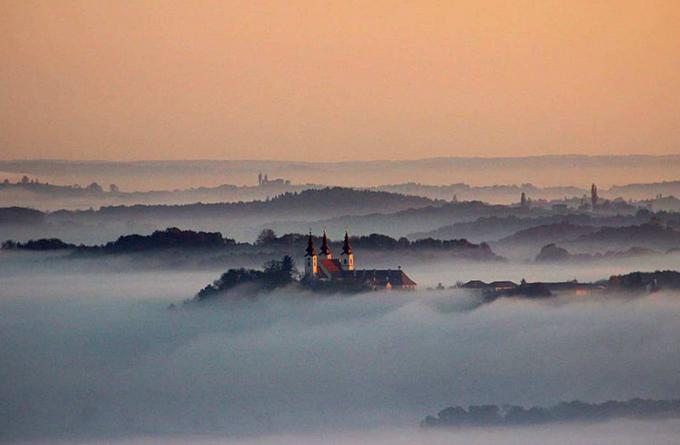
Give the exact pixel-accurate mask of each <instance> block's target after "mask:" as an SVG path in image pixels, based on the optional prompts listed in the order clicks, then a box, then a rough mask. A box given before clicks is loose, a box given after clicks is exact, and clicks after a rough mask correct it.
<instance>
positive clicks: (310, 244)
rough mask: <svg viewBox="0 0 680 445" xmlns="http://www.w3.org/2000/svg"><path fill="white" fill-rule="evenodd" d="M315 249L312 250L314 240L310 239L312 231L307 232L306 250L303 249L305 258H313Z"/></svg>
mask: <svg viewBox="0 0 680 445" xmlns="http://www.w3.org/2000/svg"><path fill="white" fill-rule="evenodd" d="M315 255H316V249H315V248H314V239H312V231H311V230H310V231H309V238H307V249H305V256H315Z"/></svg>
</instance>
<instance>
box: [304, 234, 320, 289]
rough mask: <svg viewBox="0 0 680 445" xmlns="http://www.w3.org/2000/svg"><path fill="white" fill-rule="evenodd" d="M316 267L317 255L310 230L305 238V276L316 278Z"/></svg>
mask: <svg viewBox="0 0 680 445" xmlns="http://www.w3.org/2000/svg"><path fill="white" fill-rule="evenodd" d="M318 267H319V266H318V257H317V256H316V249H315V248H314V240H313V239H312V231H311V230H310V231H309V238H307V249H306V250H305V278H308V279H314V278H316V273H317V271H318V270H319V269H318Z"/></svg>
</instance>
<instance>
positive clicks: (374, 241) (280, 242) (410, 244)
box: [255, 229, 490, 251]
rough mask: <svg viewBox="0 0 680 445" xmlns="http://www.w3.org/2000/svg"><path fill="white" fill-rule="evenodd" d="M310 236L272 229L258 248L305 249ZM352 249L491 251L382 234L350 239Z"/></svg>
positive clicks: (338, 243)
mask: <svg viewBox="0 0 680 445" xmlns="http://www.w3.org/2000/svg"><path fill="white" fill-rule="evenodd" d="M307 237H308V235H303V234H299V233H288V234H285V235H282V236H280V237H279V236H277V235H276V233H275V232H274V231H273V230H271V229H265V230H263V231H262V232H261V233H260V235H259V236H258V237H257V241H256V242H255V245H256V246H262V247H290V246H294V247H295V248H297V249H304V246H306V244H307ZM313 239H314V242H315V243H316V244H317V245H320V243H321V237H319V236H313ZM350 242H351V243H352V247H354V248H356V249H362V250H395V249H483V250H490V248H489V246H488V245H487V244H486V243H481V244H474V243H471V242H469V241H467V240H465V239H457V240H440V239H435V238H423V239H418V240H415V241H410V240H409V239H408V238H406V237H401V238H398V239H397V238H393V237H391V236H388V235H383V234H380V233H372V234H370V235H362V236H353V237H351V238H350ZM330 245H331V248H332V249H335V250H338V251H339V250H340V248H341V246H342V241H341V240H337V241H330Z"/></svg>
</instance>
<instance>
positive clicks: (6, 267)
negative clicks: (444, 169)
mask: <svg viewBox="0 0 680 445" xmlns="http://www.w3.org/2000/svg"><path fill="white" fill-rule="evenodd" d="M289 253H290V254H291V255H292V256H293V258H294V259H295V260H296V261H297V264H298V265H300V266H301V265H302V264H303V258H302V256H301V255H300V252H289ZM274 256H275V255H273V254H267V253H266V252H263V253H260V254H258V255H238V256H235V255H229V254H227V253H217V254H215V253H210V252H200V251H199V252H195V253H192V254H188V253H186V252H185V253H184V254H182V253H177V252H175V253H168V252H156V253H138V254H134V255H102V256H80V257H78V256H76V257H74V256H73V255H71V254H70V252H14V251H0V278H1V277H3V276H5V277H10V276H17V277H24V276H27V275H28V276H33V275H35V274H36V273H40V274H66V275H74V274H79V273H88V274H97V275H98V276H99V275H101V272H115V273H117V274H126V273H129V272H131V271H147V272H149V271H163V270H165V271H172V275H169V276H177V275H190V274H189V273H188V272H189V271H192V273H194V276H200V277H201V279H202V280H203V281H202V282H198V281H197V282H196V286H197V287H195V288H194V289H193V292H195V291H197V290H198V288H200V287H201V286H202V285H204V284H207V283H208V282H210V281H212V280H213V279H215V278H217V277H218V276H219V275H220V274H221V273H222V272H224V271H225V270H227V269H229V268H239V267H250V268H258V267H261V266H262V264H263V263H264V262H265V261H267V260H270V259H273V257H274ZM355 262H356V267H357V268H361V269H364V268H365V269H397V268H402V269H403V270H405V271H406V272H407V274H408V275H409V276H410V277H411V278H413V279H414V280H415V281H416V282H417V283H418V284H419V286H420V287H421V288H426V287H430V286H436V285H437V284H438V283H442V284H443V285H445V286H447V287H448V286H453V285H455V284H456V283H458V282H466V281H469V280H483V281H495V280H511V281H515V282H519V281H521V280H522V279H523V278H524V279H526V280H527V281H566V280H574V279H576V280H578V281H580V282H592V281H599V280H603V279H608V278H609V277H610V276H611V275H618V274H626V273H629V272H633V271H648V272H651V271H655V270H675V269H678V264H680V252H676V253H672V254H664V255H645V256H633V257H619V258H605V259H602V260H599V261H568V262H554V263H536V262H533V261H517V260H508V261H471V260H465V259H450V258H447V256H446V254H445V253H444V254H442V253H441V252H436V251H435V252H432V253H430V254H428V253H427V252H425V253H409V252H399V251H393V252H391V251H370V250H364V251H361V252H359V251H356V252H355ZM101 276H106V275H101ZM199 281H200V280H199ZM94 288H95V289H96V286H94ZM133 290H134V289H133ZM189 291H191V290H189ZM190 293H191V292H190Z"/></svg>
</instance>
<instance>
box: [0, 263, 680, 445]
mask: <svg viewBox="0 0 680 445" xmlns="http://www.w3.org/2000/svg"><path fill="white" fill-rule="evenodd" d="M2 258H3V263H2V267H3V270H5V271H7V270H10V269H11V268H9V267H7V266H9V265H10V263H11V262H13V261H15V259H13V258H12V259H10V258H7V257H5V256H4V255H3V257H2ZM628 266H629V265H625V264H620V265H617V266H605V267H602V268H601V269H598V270H588V269H587V268H585V267H584V268H569V267H564V266H562V267H561V268H558V267H551V266H547V267H543V268H539V267H537V266H536V267H535V268H533V269H532V268H529V269H524V270H523V275H527V276H535V277H538V278H544V279H550V278H552V277H557V276H559V277H565V276H569V277H583V278H589V277H591V276H593V275H598V277H602V274H605V273H609V272H611V271H613V270H614V269H616V270H617V271H621V270H624V269H626V267H628ZM521 267H522V266H521V265H519V264H513V265H508V264H507V263H499V264H498V265H496V266H494V267H493V268H488V267H485V266H484V265H483V264H477V265H461V264H430V265H428V266H422V267H421V268H414V269H413V270H412V271H411V272H410V273H412V275H413V276H414V278H416V279H417V280H419V281H420V282H421V283H423V285H426V284H427V283H435V282H437V281H447V279H449V280H451V281H453V280H457V279H464V277H467V278H472V277H476V278H486V277H488V278H489V279H491V278H494V279H497V278H505V277H508V276H511V277H516V276H518V275H519V273H520V270H521V269H520V268H521ZM23 270H24V273H19V272H17V269H15V273H11V274H2V275H0V284H1V288H0V289H1V290H2V291H1V295H0V296H1V300H0V305H1V308H0V312H1V313H2V314H3V316H2V317H1V318H0V332H2V339H3V340H2V342H0V356H1V357H2V358H3V360H1V361H0V375H2V381H3V384H2V385H1V386H0V391H1V392H2V393H1V397H0V398H1V399H2V401H3V403H2V412H3V415H2V420H0V422H2V425H1V427H0V431H2V439H3V440H5V441H9V440H20V439H21V440H23V439H31V440H40V441H42V440H44V439H46V438H52V439H56V438H61V439H63V440H73V439H78V440H87V441H92V442H94V443H97V442H98V441H101V440H109V439H110V438H121V439H122V438H130V439H129V440H138V439H132V438H135V437H143V436H149V435H151V436H156V435H161V436H162V437H164V438H166V437H169V438H170V439H171V438H172V437H173V436H175V439H174V440H178V441H181V440H184V439H182V438H184V437H186V436H187V435H189V436H191V435H194V434H198V435H205V434H208V435H211V434H213V435H218V436H223V435H227V436H229V437H235V438H239V439H234V440H236V443H248V441H252V440H255V439H253V437H260V435H265V436H267V435H269V436H270V437H269V439H266V438H265V442H266V440H269V441H271V442H272V443H286V442H287V441H294V440H301V441H303V442H304V441H305V440H307V441H310V443H311V442H314V441H315V440H319V439H318V438H320V437H325V438H330V440H333V441H338V443H344V441H347V443H352V441H353V440H360V441H361V439H359V438H358V437H364V439H363V440H368V439H366V438H365V437H368V438H369V439H370V440H374V441H375V442H376V443H380V442H383V441H389V440H391V438H394V437H396V436H400V434H397V433H395V432H394V431H393V430H392V428H400V429H404V428H405V429H407V430H410V432H409V433H408V434H407V435H406V436H403V437H412V440H413V441H416V443H417V442H418V441H422V440H424V439H423V437H429V438H430V439H428V441H430V440H434V441H435V443H436V441H437V440H442V441H448V440H454V441H458V440H460V441H465V440H471V439H473V438H477V439H479V440H480V441H482V442H481V443H484V440H488V441H489V442H490V443H493V441H494V440H498V438H499V437H505V434H509V433H507V432H502V431H500V432H499V431H493V430H491V431H466V432H457V433H455V434H454V435H453V436H451V437H448V436H447V435H446V434H444V435H442V436H441V438H440V436H438V435H437V434H433V435H432V436H430V435H428V436H423V435H422V433H418V432H416V431H414V430H415V426H416V425H417V424H418V422H419V421H420V420H421V419H422V418H423V417H424V416H425V415H426V414H428V413H431V412H436V411H437V410H439V409H441V408H444V407H445V406H449V405H452V404H462V405H468V404H485V403H495V404H503V403H513V404H523V405H534V404H552V403H556V402H559V401H563V400H574V399H578V400H582V401H593V402H599V401H605V400H610V399H615V400H626V399H629V398H633V397H643V398H656V399H673V398H678V397H680V381H679V380H678V375H677V370H676V366H675V363H678V361H679V360H680V348H679V347H678V344H677V338H678V335H680V331H679V330H678V329H680V327H679V326H678V323H677V319H678V317H679V316H680V294H678V293H671V292H659V293H654V294H648V295H643V296H639V297H635V298H632V297H630V296H619V297H617V296H612V295H609V296H607V297H592V298H582V297H581V298H579V297H573V296H564V297H558V298H556V299H550V300H543V301H540V300H526V299H507V300H497V301H495V302H493V303H488V304H482V303H481V302H480V301H479V300H478V299H477V298H476V297H475V296H473V295H469V294H467V293H465V292H463V291H461V290H459V289H448V290H444V291H426V290H424V289H423V290H420V291H416V292H394V291H393V292H372V293H368V294H361V295H356V296H349V297H348V296H326V297H319V296H318V295H314V294H310V293H304V292H303V293H294V294H291V293H290V292H288V291H286V290H285V289H283V290H278V291H276V292H273V293H271V294H269V295H262V296H260V297H258V298H256V299H246V300H242V299H230V300H225V301H215V302H207V303H205V304H201V305H181V304H180V305H178V306H177V307H176V308H175V309H174V310H170V309H168V305H170V304H172V303H174V304H176V305H177V304H178V303H181V302H182V301H183V300H185V299H187V298H190V297H192V296H193V295H194V293H195V292H196V291H197V290H198V289H199V288H201V287H202V286H203V285H204V284H205V283H206V282H209V281H210V280H212V279H214V278H215V274H214V273H213V272H210V271H202V272H178V271H172V272H144V273H131V272H125V273H122V272H121V273H102V272H92V273H76V272H75V271H72V272H70V273H63V272H62V273H49V272H40V271H39V270H36V271H32V272H29V270H31V269H30V268H28V269H23ZM589 428H591V427H589ZM592 428H594V429H593V431H600V434H603V437H604V436H607V434H605V432H609V433H611V434H614V433H615V431H617V430H618V428H620V430H618V431H626V430H627V429H628V428H629V426H626V425H623V426H617V427H616V428H614V429H613V430H608V429H607V428H609V427H605V426H599V427H592ZM612 428H613V427H612ZM643 428H647V427H646V426H645V427H643ZM666 428H670V429H669V430H668V431H669V433H668V434H670V431H676V430H677V428H678V424H677V422H674V421H666V422H665V423H664V426H663V427H660V429H655V431H657V432H658V433H659V434H660V436H659V437H660V438H664V437H666V436H664V434H665V433H664V432H663V431H665V429H666ZM356 430H359V431H366V430H368V431H373V432H372V433H366V434H368V436H363V435H360V436H355V437H354V438H353V436H352V433H351V431H356ZM375 430H378V431H382V432H380V433H376V432H375ZM539 430H540V428H539ZM539 430H535V431H529V430H527V432H526V433H521V434H520V435H519V437H526V439H527V441H528V442H527V443H532V440H534V441H538V440H539V438H540V437H543V436H542V434H540V433H539V432H538V431H539ZM579 430H580V428H579ZM281 434H283V435H281ZM319 434H321V436H319ZM336 434H337V435H339V436H337V437H336V436H335V435H336ZM356 434H359V433H356ZM362 434H363V433H362ZM447 434H448V433H447ZM565 434H566V432H565ZM272 435H273V436H272ZM395 435H396V436H395ZM298 436H299V437H298ZM625 436H626V438H627V439H626V440H631V442H628V443H639V442H636V440H637V439H634V437H635V436H629V435H625ZM532 437H533V439H532ZM609 437H611V436H609ZM248 438H250V439H248ZM315 438H316V439H315ZM154 440H159V439H154ZM163 440H166V439H163ZM193 440H198V442H199V443H200V441H202V440H205V441H207V442H206V443H213V442H212V441H214V443H223V441H225V440H226V439H210V438H205V437H204V438H198V439H192V441H193ZM258 440H259V439H258ZM401 440H403V439H401ZM564 440H566V439H564ZM603 440H604V439H603ZM224 443H231V442H229V441H226V442H224ZM364 443H365V442H364ZM404 443H406V442H404ZM589 443H597V442H589ZM659 443H662V442H659Z"/></svg>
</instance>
